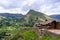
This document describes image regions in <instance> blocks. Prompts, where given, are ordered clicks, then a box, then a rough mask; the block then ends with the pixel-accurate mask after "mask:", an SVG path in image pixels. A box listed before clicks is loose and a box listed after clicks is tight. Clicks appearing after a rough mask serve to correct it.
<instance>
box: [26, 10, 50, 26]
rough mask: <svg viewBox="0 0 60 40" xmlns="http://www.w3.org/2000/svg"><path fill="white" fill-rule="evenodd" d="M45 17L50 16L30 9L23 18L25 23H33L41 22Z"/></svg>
mask: <svg viewBox="0 0 60 40" xmlns="http://www.w3.org/2000/svg"><path fill="white" fill-rule="evenodd" d="M47 18H50V17H49V16H47V15H45V14H43V13H41V12H38V11H35V10H30V11H29V12H28V13H27V15H26V17H25V20H26V21H25V22H26V23H27V24H30V25H33V24H34V23H35V22H43V21H45V20H46V19H47Z"/></svg>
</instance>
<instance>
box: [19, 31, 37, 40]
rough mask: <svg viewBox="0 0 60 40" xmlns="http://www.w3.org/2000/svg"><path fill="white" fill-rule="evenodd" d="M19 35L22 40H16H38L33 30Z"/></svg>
mask: <svg viewBox="0 0 60 40" xmlns="http://www.w3.org/2000/svg"><path fill="white" fill-rule="evenodd" d="M21 35H22V36H23V39H22V38H19V39H18V40H38V35H37V34H36V33H35V32H34V30H26V31H25V32H23V33H22V34H21Z"/></svg>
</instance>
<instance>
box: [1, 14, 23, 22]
mask: <svg viewBox="0 0 60 40" xmlns="http://www.w3.org/2000/svg"><path fill="white" fill-rule="evenodd" d="M0 16H3V17H5V18H7V19H10V20H16V21H21V19H22V18H23V17H24V15H22V14H10V13H0Z"/></svg>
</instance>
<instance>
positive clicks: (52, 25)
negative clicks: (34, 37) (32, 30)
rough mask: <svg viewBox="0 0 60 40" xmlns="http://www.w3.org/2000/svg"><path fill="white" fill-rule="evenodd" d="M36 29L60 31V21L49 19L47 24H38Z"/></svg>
mask: <svg viewBox="0 0 60 40" xmlns="http://www.w3.org/2000/svg"><path fill="white" fill-rule="evenodd" d="M34 27H37V28H39V29H60V20H53V19H49V20H46V21H45V22H40V23H36V24H35V25H34Z"/></svg>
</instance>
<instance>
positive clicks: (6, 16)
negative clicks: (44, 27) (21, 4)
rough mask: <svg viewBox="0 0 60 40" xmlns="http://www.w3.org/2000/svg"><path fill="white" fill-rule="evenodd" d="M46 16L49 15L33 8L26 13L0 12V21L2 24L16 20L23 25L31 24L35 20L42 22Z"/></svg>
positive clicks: (12, 22) (15, 21) (13, 22)
mask: <svg viewBox="0 0 60 40" xmlns="http://www.w3.org/2000/svg"><path fill="white" fill-rule="evenodd" d="M47 18H50V17H49V16H48V15H45V14H44V13H41V12H38V11H35V10H30V11H29V12H28V13H27V14H26V15H22V14H10V13H0V20H1V19H2V20H1V21H0V23H1V22H2V24H3V25H4V24H6V23H8V24H16V23H17V22H19V23H20V24H21V25H23V26H33V25H34V24H35V23H36V22H43V21H45V20H46V19H47ZM3 20H4V21H3ZM20 24H19V25H20Z"/></svg>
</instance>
